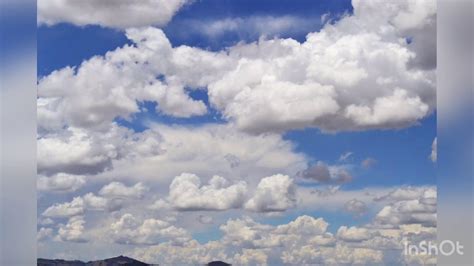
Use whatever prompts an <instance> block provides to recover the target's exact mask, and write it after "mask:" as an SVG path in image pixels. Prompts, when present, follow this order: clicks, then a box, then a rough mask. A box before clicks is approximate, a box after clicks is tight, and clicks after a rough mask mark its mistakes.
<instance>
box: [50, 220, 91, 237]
mask: <svg viewBox="0 0 474 266" xmlns="http://www.w3.org/2000/svg"><path fill="white" fill-rule="evenodd" d="M84 224H85V221H84V217H82V216H74V217H71V218H69V220H68V222H67V224H65V225H60V227H59V229H58V236H57V238H58V239H59V240H61V241H65V242H87V241H88V240H87V238H86V237H85V235H84Z"/></svg>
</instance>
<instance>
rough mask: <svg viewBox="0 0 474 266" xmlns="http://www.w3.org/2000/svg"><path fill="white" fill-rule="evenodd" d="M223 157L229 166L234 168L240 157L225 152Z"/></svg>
mask: <svg viewBox="0 0 474 266" xmlns="http://www.w3.org/2000/svg"><path fill="white" fill-rule="evenodd" d="M224 159H225V160H226V161H227V162H228V163H229V165H230V168H236V167H239V165H240V159H239V157H237V156H235V155H233V154H230V153H228V154H226V155H225V156H224Z"/></svg>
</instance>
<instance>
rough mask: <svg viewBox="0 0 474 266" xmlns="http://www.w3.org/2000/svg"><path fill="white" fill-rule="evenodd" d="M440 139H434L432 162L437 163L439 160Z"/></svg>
mask: <svg viewBox="0 0 474 266" xmlns="http://www.w3.org/2000/svg"><path fill="white" fill-rule="evenodd" d="M437 139H438V138H434V140H433V144H431V154H430V159H431V161H432V162H434V163H435V162H436V161H437V160H438V140H437Z"/></svg>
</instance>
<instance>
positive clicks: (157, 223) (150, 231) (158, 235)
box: [110, 213, 190, 245]
mask: <svg viewBox="0 0 474 266" xmlns="http://www.w3.org/2000/svg"><path fill="white" fill-rule="evenodd" d="M110 234H111V236H112V238H113V239H114V241H115V242H116V243H119V244H147V245H152V244H158V243H160V242H162V241H165V240H170V241H172V242H175V243H181V242H184V241H187V240H189V238H190V236H189V234H188V233H187V232H186V231H185V230H184V229H182V228H177V227H175V226H173V225H171V224H169V223H168V222H166V221H161V220H157V219H145V220H143V221H140V220H138V219H137V218H135V217H134V216H133V215H131V214H129V213H127V214H124V215H123V216H122V217H120V219H119V220H118V221H116V222H114V223H112V224H111V225H110Z"/></svg>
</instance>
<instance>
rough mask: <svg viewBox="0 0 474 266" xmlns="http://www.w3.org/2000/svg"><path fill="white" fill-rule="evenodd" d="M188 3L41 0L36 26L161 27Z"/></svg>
mask: <svg viewBox="0 0 474 266" xmlns="http://www.w3.org/2000/svg"><path fill="white" fill-rule="evenodd" d="M186 2H188V1H186V0H147V1H138V2H136V1H128V0H112V1H111V0H106V1H94V0H81V1H74V0H55V1H49V0H40V1H38V23H39V24H46V25H53V24H57V23H61V22H68V23H72V24H75V25H78V26H84V25H100V26H102V27H113V28H128V27H142V26H149V25H156V26H163V25H165V24H166V23H168V22H169V21H170V20H171V18H172V17H173V15H174V14H175V13H176V12H178V10H179V9H180V8H181V7H182V6H183V5H184V4H185V3H186Z"/></svg>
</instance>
